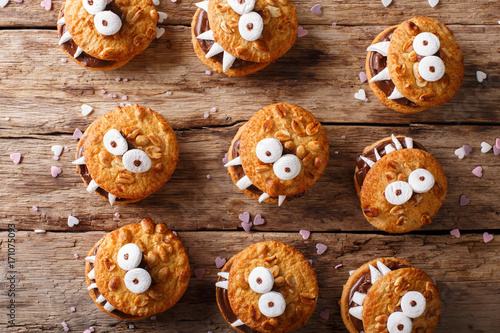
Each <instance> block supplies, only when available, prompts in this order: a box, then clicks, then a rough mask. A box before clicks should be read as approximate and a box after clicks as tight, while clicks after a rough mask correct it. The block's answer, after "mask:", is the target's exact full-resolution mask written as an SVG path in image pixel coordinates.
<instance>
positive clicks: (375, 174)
mask: <svg viewBox="0 0 500 333" xmlns="http://www.w3.org/2000/svg"><path fill="white" fill-rule="evenodd" d="M354 184H355V187H356V190H357V193H358V196H359V198H360V200H361V209H362V210H363V214H364V216H365V217H366V219H367V220H368V222H370V223H371V224H372V225H373V226H374V227H376V228H378V229H380V230H383V231H386V232H389V233H404V232H410V231H412V230H415V229H417V228H420V227H421V226H423V225H427V224H430V223H431V221H432V217H433V216H435V215H437V213H438V211H439V208H440V207H441V205H442V204H443V202H444V200H445V197H446V193H447V188H448V185H447V181H446V175H445V173H444V171H443V169H442V168H441V165H440V164H439V162H438V161H437V160H436V159H435V158H434V157H433V156H432V155H431V154H430V153H428V152H427V149H426V148H425V147H424V146H423V145H422V144H420V143H419V142H417V141H414V140H413V139H412V138H409V137H402V136H398V137H395V136H394V135H392V137H388V138H385V139H382V140H380V141H378V142H376V143H374V144H373V145H371V146H369V147H366V148H365V149H364V151H363V154H362V155H360V156H359V157H358V158H357V159H356V170H355V175H354Z"/></svg>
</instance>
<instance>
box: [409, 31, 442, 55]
mask: <svg viewBox="0 0 500 333" xmlns="http://www.w3.org/2000/svg"><path fill="white" fill-rule="evenodd" d="M440 46H441V44H440V43H439V38H438V37H437V36H436V35H434V34H431V33H430V32H422V33H420V34H418V35H417V37H415V39H414V40H413V49H414V50H415V52H416V53H417V54H418V55H419V56H422V57H426V56H431V55H434V54H436V52H437V51H439V47H440Z"/></svg>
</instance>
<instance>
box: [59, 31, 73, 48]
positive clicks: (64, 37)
mask: <svg viewBox="0 0 500 333" xmlns="http://www.w3.org/2000/svg"><path fill="white" fill-rule="evenodd" d="M71 38H72V37H71V34H70V33H69V31H66V32H65V33H64V35H62V36H61V39H59V45H63V44H64V43H66V42H67V41H69V40H70V39H71Z"/></svg>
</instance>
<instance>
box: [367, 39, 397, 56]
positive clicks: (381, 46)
mask: <svg viewBox="0 0 500 333" xmlns="http://www.w3.org/2000/svg"><path fill="white" fill-rule="evenodd" d="M389 44H391V42H380V43H377V44H373V45H370V46H368V48H367V49H366V51H371V52H378V53H380V54H381V55H383V56H384V57H387V51H389Z"/></svg>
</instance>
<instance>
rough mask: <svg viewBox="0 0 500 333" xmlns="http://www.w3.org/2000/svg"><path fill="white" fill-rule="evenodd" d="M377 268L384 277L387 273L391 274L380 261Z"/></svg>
mask: <svg viewBox="0 0 500 333" xmlns="http://www.w3.org/2000/svg"><path fill="white" fill-rule="evenodd" d="M377 268H378V270H379V271H380V273H382V275H386V274H387V273H389V272H391V269H390V268H389V267H387V266H386V265H384V264H383V263H381V262H380V261H377Z"/></svg>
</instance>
